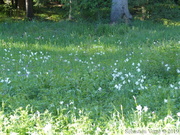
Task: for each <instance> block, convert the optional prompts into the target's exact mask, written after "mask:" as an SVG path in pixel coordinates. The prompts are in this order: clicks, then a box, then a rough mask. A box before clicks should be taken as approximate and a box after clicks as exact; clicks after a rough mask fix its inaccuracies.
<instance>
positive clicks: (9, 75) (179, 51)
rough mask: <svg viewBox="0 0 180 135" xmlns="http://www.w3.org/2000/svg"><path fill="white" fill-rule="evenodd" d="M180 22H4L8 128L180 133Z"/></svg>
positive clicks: (0, 60) (2, 95)
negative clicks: (178, 23) (169, 23)
mask: <svg viewBox="0 0 180 135" xmlns="http://www.w3.org/2000/svg"><path fill="white" fill-rule="evenodd" d="M179 31H180V27H179V26H165V25H162V24H156V23H153V22H149V21H144V22H140V21H134V22H133V23H132V26H131V27H129V26H126V25H123V24H119V25H109V24H101V23H83V22H66V21H62V22H48V21H47V22H38V21H32V22H26V21H19V22H1V23H0V134H2V135H5V134H7V133H8V134H11V135H17V134H19V135H25V134H27V135H28V134H29V135H56V134H57V135H59V134H63V135H64V134H65V135H73V134H78V135H83V134H89V135H91V134H92V135H102V134H103V135H119V134H131V135H132V134H138V133H139V134H148V133H149V134H163V135H164V134H169V133H174V134H178V133H180V39H179V37H180V33H179Z"/></svg>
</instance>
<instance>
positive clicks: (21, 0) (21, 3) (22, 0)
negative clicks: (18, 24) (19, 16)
mask: <svg viewBox="0 0 180 135" xmlns="http://www.w3.org/2000/svg"><path fill="white" fill-rule="evenodd" d="M18 8H19V9H20V10H25V9H26V6H25V0H18Z"/></svg>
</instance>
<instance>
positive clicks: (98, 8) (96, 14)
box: [0, 0, 180, 22]
mask: <svg viewBox="0 0 180 135" xmlns="http://www.w3.org/2000/svg"><path fill="white" fill-rule="evenodd" d="M32 1H33V3H32V6H33V11H30V15H27V12H28V11H27V7H26V6H28V5H30V6H31V2H32ZM26 3H27V4H26ZM0 4H1V5H0V12H1V14H0V18H1V20H3V18H7V17H13V18H14V19H24V18H27V17H30V18H35V19H43V20H44V19H45V20H53V21H59V20H62V19H70V20H87V21H103V22H108V21H109V18H110V10H111V0H89V1H88V0H0ZM179 7H180V0H136V1H134V0H129V10H130V12H131V14H132V15H133V17H134V18H135V19H137V18H138V19H141V20H145V19H151V20H155V21H162V20H163V19H167V20H176V21H177V20H179V18H180V10H179V9H180V8H179Z"/></svg>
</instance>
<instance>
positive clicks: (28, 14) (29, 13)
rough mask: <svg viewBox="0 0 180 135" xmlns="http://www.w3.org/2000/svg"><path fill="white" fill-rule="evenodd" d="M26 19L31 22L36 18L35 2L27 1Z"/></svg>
mask: <svg viewBox="0 0 180 135" xmlns="http://www.w3.org/2000/svg"><path fill="white" fill-rule="evenodd" d="M26 17H27V18H29V19H30V20H31V19H32V18H33V17H34V14H33V0H26Z"/></svg>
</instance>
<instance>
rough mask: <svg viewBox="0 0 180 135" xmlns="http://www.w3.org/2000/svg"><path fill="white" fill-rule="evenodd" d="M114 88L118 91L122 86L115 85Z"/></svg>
mask: <svg viewBox="0 0 180 135" xmlns="http://www.w3.org/2000/svg"><path fill="white" fill-rule="evenodd" d="M114 87H115V88H116V89H118V90H120V89H121V87H122V85H121V84H116V85H115V86H114Z"/></svg>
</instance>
